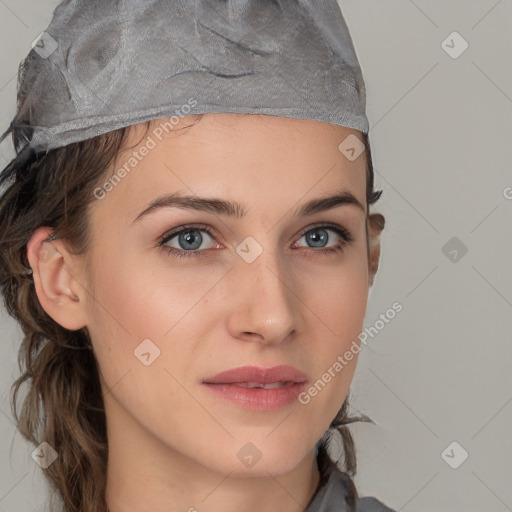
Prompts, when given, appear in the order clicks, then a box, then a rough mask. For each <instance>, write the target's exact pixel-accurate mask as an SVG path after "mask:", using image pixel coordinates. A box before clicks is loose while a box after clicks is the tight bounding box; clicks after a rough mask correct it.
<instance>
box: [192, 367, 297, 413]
mask: <svg viewBox="0 0 512 512" xmlns="http://www.w3.org/2000/svg"><path fill="white" fill-rule="evenodd" d="M306 383H307V376H306V375H305V374H304V373H302V372H301V371H299V370H297V368H293V367H292V366H274V367H273V368H261V367H256V366H242V367H240V368H233V369H231V370H227V371H224V372H221V373H219V374H217V375H214V376H212V377H208V378H207V379H204V380H203V382H202V385H203V386H204V388H205V389H207V390H208V393H210V392H211V393H213V394H215V395H216V396H217V397H219V398H220V399H221V400H223V401H228V402H231V403H232V404H234V405H235V406H237V407H242V408H244V409H250V410H253V411H272V410H275V409H280V408H281V407H285V406H287V405H290V404H292V403H293V402H296V400H297V397H298V395H299V394H300V393H301V392H302V391H303V390H304V388H305V387H306V385H307V384H306Z"/></svg>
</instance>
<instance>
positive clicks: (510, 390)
mask: <svg viewBox="0 0 512 512" xmlns="http://www.w3.org/2000/svg"><path fill="white" fill-rule="evenodd" d="M57 3H58V2H57V0H51V1H50V0H37V1H28V0H0V38H1V48H2V50H1V53H0V72H1V75H0V76H1V78H0V103H1V107H2V108H1V116H0V127H1V128H2V131H3V129H4V128H5V127H6V126H7V124H8V122H9V121H10V120H11V118H12V116H13V115H14V112H15V92H16V73H17V66H18V63H19V61H20V60H21V58H22V57H24V56H25V55H26V53H27V52H28V50H29V48H30V44H31V42H32V41H33V40H34V38H36V37H37V36H38V35H39V33H40V32H41V31H43V30H44V29H45V28H46V27H47V25H48V23H49V22H50V19H51V13H52V11H53V8H54V7H55V6H56V5H57ZM340 6H341V8H342V11H343V13H344V16H345V18H346V20H347V24H348V26H349V28H350V30H351V33H352V37H353V40H354V44H355V47H356V51H357V53H358V56H359V59H360V62H361V66H362V68H363V73H364V77H365V80H366V84H367V92H368V117H369V119H370V126H371V130H370V141H371V143H372V151H373V157H374V164H375V170H376V181H377V186H378V187H379V188H383V189H384V194H383V196H382V199H381V200H380V201H379V203H378V208H377V209H378V211H381V212H382V213H383V214H384V215H385V217H386V220H387V224H386V228H385V231H384V233H383V236H382V255H381V265H380V269H379V274H378V276H377V279H376V282H375V285H374V288H373V289H372V291H371V295H370V302H369V306H368V312H367V317H366V321H365V326H371V325H374V324H375V322H376V320H377V319H378V318H379V315H380V314H381V313H385V311H386V310H387V309H388V308H389V307H390V306H391V304H392V303H393V302H395V301H399V302H400V303H401V304H402V305H403V310H402V312H400V313H399V314H398V315H397V316H396V317H395V318H394V319H393V320H392V321H391V322H390V323H388V324H386V326H385V327H384V328H383V329H381V330H380V331H379V334H378V335H377V336H375V337H374V338H369V341H368V344H367V346H366V347H364V349H363V351H362V352H361V354H360V359H359V366H358V369H357V372H356V376H355V378H354V382H353V385H352V389H353V394H352V404H353V406H354V409H355V410H357V411H360V412H364V413H366V414H368V415H370V416H371V417H372V418H373V419H374V421H375V422H376V423H377V425H378V426H371V425H367V424H361V425H357V424H356V425H354V426H352V431H353V433H354V436H355V438H356V443H357V449H358V465H359V471H358V474H357V476H356V478H355V481H356V485H357V486H358V490H359V492H360V494H361V495H374V496H377V497H378V498H380V499H381V500H383V501H384V502H386V503H388V504H389V505H390V506H392V507H394V508H396V509H397V510H400V511H402V510H403V511H407V512H427V511H429V512H430V511H454V512H455V511H460V512H462V511H464V512H471V511H486V512H502V511H506V510H512V487H511V486H510V483H511V481H512V469H511V459H512V429H511V420H512V404H511V401H512V377H511V373H510V363H511V361H512V343H511V338H512V336H511V333H512V320H511V318H512V315H511V313H512V271H511V269H510V261H511V257H510V255H511V254H512V222H511V221H512V199H507V197H506V195H507V190H509V194H508V197H512V189H507V187H512V172H511V166H510V138H511V135H512V126H511V125H512V122H511V119H512V60H511V59H512V58H511V49H512V4H511V2H506V1H496V0H485V1H484V0H479V1H471V2H469V1H467V0H457V1H446V0H429V1H427V0H416V1H414V2H413V1H412V0H391V1H388V0H386V1H383V0H340ZM454 31H457V32H459V33H460V34H461V36H462V37H463V38H464V39H465V40H466V41H467V42H468V43H469V48H468V49H467V50H466V51H465V52H464V53H463V54H462V55H461V56H460V57H458V58H457V59H453V58H451V57H450V56H449V55H448V54H447V53H446V52H445V51H444V50H443V48H442V46H441V44H442V42H443V41H444V40H445V39H446V38H447V37H448V36H449V35H450V34H451V33H452V32H454ZM448 44H451V43H450V39H449V40H448ZM455 45H456V48H457V43H455ZM11 155H12V153H11V145H10V141H9V144H6V143H5V142H4V144H3V145H2V148H1V154H0V164H1V165H2V167H3V166H4V165H5V164H6V163H7V159H8V158H10V157H11ZM452 237H457V238H458V239H459V240H460V242H461V243H463V244H464V245H465V246H466V247H467V249H468V251H467V253H466V254H465V255H464V256H463V257H461V258H460V259H459V260H458V261H456V262H453V261H451V260H450V259H449V258H448V257H447V256H445V254H444V253H443V251H442V248H443V246H444V245H445V244H446V243H447V242H448V241H449V240H450V239H451V238H452ZM459 256H460V252H459ZM1 313H2V317H1V322H2V324H1V325H2V330H1V335H0V336H1V343H0V365H1V366H0V368H1V370H0V391H1V392H2V395H1V401H0V413H1V414H0V453H1V455H0V456H1V459H0V460H1V462H0V511H1V512H21V511H23V512H28V511H35V510H41V509H42V507H43V505H44V504H45V499H46V488H45V487H44V484H43V479H42V477H41V471H42V470H41V469H40V468H39V467H38V466H37V465H36V464H35V463H34V462H33V461H32V459H31V458H30V452H31V451H32V448H31V447H30V446H29V445H28V444H26V443H25V442H24V441H23V440H22V439H21V436H20V435H18V434H15V428H14V425H13V423H12V421H11V413H10V409H9V406H8V399H9V388H10V385H11V383H12V381H13V380H14V378H15V377H16V376H17V372H16V369H17V367H16V363H15V358H16V350H17V347H18V344H19V341H20V336H21V332H20V331H19V329H18V327H17V325H16V324H15V323H14V322H13V321H12V320H11V319H10V318H8V317H7V315H6V313H5V312H4V311H3V310H2V311H1ZM453 441H456V442H458V443H459V444H460V445H461V446H462V447H463V448H464V449H465V450H466V451H467V452H468V453H469V457H468V459H467V460H466V461H465V462H464V463H463V464H462V465H460V466H459V467H458V468H457V469H452V468H451V467H450V466H449V465H448V464H447V463H446V462H445V460H443V458H442V456H441V454H442V452H443V451H444V450H445V448H446V447H447V446H448V445H449V444H450V443H452V442H453ZM11 443H13V447H12V455H10V449H11ZM460 453H461V452H460V448H456V449H455V450H454V451H453V452H451V451H450V452H449V455H450V456H451V459H450V460H452V461H453V460H455V461H456V460H457V458H458V457H459V456H460Z"/></svg>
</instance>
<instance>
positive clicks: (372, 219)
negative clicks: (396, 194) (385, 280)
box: [367, 213, 386, 286]
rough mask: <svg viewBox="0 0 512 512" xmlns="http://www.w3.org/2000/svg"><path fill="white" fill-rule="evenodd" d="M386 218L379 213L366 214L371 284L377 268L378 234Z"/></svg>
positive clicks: (378, 254) (369, 281)
mask: <svg viewBox="0 0 512 512" xmlns="http://www.w3.org/2000/svg"><path fill="white" fill-rule="evenodd" d="M385 224H386V220H385V218H384V216H383V215H381V214H380V213H372V214H370V215H369V216H368V224H367V229H368V237H369V243H368V283H369V285H370V286H372V285H373V280H374V279H375V274H376V273H377V269H378V268H379V259H380V234H381V232H382V230H383V229H384V226H385Z"/></svg>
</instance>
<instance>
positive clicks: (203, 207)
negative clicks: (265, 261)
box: [132, 190, 366, 224]
mask: <svg viewBox="0 0 512 512" xmlns="http://www.w3.org/2000/svg"><path fill="white" fill-rule="evenodd" d="M348 205H353V206H356V207H357V208H359V209H360V210H362V211H363V213H366V209H365V207H364V206H363V205H362V204H361V203H360V202H359V200H358V199H357V198H356V197H355V196H354V195H353V194H352V193H351V192H349V191H348V190H341V191H339V192H338V193H337V194H336V195H333V196H329V197H320V198H318V199H313V200H311V201H308V202H307V203H305V204H304V205H302V206H300V207H298V208H296V209H295V215H296V216H298V217H306V216H308V215H313V214H315V213H319V212H323V211H326V210H332V209H333V208H337V207H338V206H348ZM162 208H181V209H185V210H197V211H201V212H209V213H215V214H218V215H227V216H229V217H234V218H236V219H241V218H243V217H244V216H245V215H246V214H247V211H246V210H245V209H244V207H243V206H242V205H241V204H240V203H237V202H236V201H234V202H230V201H225V200H222V199H215V198H206V197H198V196H189V195H185V196H183V195H179V194H178V193H175V194H164V195H161V196H159V197H157V198H156V199H154V200H153V201H151V203H149V205H148V206H147V207H146V208H144V210H142V211H141V212H140V213H139V214H138V215H137V217H135V219H134V220H133V222H132V224H134V223H135V222H137V221H138V220H140V219H141V218H142V217H144V216H146V215H148V214H150V213H153V212H155V211H157V210H160V209H162Z"/></svg>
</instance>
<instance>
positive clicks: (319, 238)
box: [307, 229, 328, 247]
mask: <svg viewBox="0 0 512 512" xmlns="http://www.w3.org/2000/svg"><path fill="white" fill-rule="evenodd" d="M316 233H322V234H321V235H320V236H317V235H316ZM307 236H308V238H309V240H310V241H311V242H313V244H314V245H313V246H314V247H324V245H321V244H322V242H325V243H326V242H327V239H328V236H327V231H326V230H325V229H315V230H314V231H310V233H309V234H308V235H307ZM318 243H320V245H315V244H318Z"/></svg>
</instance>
